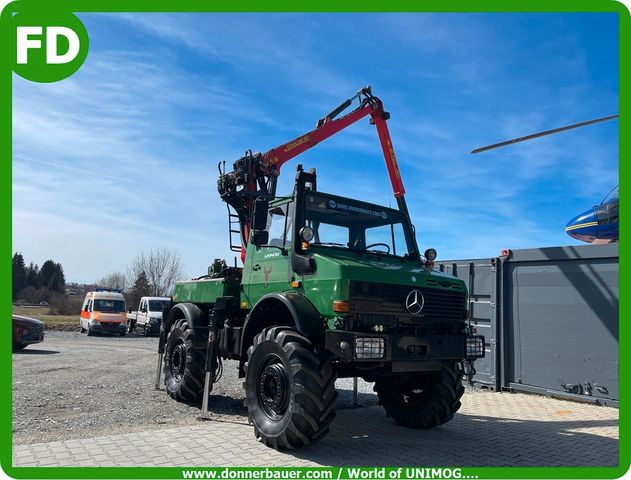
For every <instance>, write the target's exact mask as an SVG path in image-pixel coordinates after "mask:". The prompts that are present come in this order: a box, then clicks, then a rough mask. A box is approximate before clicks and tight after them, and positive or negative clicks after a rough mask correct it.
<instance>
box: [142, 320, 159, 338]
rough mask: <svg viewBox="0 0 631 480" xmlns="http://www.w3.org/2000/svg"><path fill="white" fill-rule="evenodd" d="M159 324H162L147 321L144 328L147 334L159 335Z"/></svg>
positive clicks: (156, 321)
mask: <svg viewBox="0 0 631 480" xmlns="http://www.w3.org/2000/svg"><path fill="white" fill-rule="evenodd" d="M160 323H162V322H161V320H149V323H147V325H146V326H145V328H146V329H147V333H149V334H152V335H154V334H155V335H159V334H160Z"/></svg>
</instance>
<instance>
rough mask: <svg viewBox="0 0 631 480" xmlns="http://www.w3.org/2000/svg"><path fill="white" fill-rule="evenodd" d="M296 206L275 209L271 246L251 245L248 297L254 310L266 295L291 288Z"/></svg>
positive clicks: (270, 226)
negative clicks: (292, 245) (292, 242)
mask: <svg viewBox="0 0 631 480" xmlns="http://www.w3.org/2000/svg"><path fill="white" fill-rule="evenodd" d="M292 223H293V202H290V201H287V202H284V203H282V204H276V205H271V206H270V209H269V217H268V228H267V231H268V233H269V240H268V243H267V245H263V246H261V247H256V246H255V245H252V244H249V245H248V251H247V258H246V268H245V271H244V296H245V301H247V303H248V308H251V307H252V306H253V305H254V304H256V302H257V301H258V300H259V299H260V298H261V297H262V296H264V295H267V294H268V293H273V292H283V291H285V290H288V289H290V288H291V285H290V283H291V268H290V262H289V258H290V257H289V253H290V249H291V229H292Z"/></svg>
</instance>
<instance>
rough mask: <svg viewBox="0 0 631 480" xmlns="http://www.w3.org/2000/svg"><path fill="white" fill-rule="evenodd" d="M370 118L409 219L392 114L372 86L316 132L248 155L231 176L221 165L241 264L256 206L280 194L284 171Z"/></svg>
mask: <svg viewBox="0 0 631 480" xmlns="http://www.w3.org/2000/svg"><path fill="white" fill-rule="evenodd" d="M355 99H359V106H358V107H357V108H355V109H354V110H353V111H351V112H349V113H347V114H346V115H344V116H342V117H340V118H337V119H336V118H335V117H337V116H338V115H339V114H340V113H342V112H343V111H344V110H345V109H346V108H348V107H349V106H350V105H352V102H353V100H355ZM367 116H370V123H372V124H374V125H375V127H376V129H377V135H378V136H379V141H380V143H381V149H382V152H383V156H384V160H385V162H386V168H387V170H388V175H389V177H390V183H391V184H392V190H393V192H394V196H395V198H396V200H397V204H398V206H399V210H401V211H402V212H403V213H404V215H406V216H407V217H408V218H409V213H408V209H407V205H406V203H405V188H404V186H403V181H402V179H401V174H400V172H399V166H398V164H397V159H396V155H395V153H394V147H393V146H392V140H391V138H390V132H389V130H388V125H387V123H386V121H387V120H388V119H389V118H390V114H389V113H388V112H386V111H385V110H384V108H383V103H382V102H381V100H380V99H379V98H377V97H375V96H374V95H373V94H372V91H371V88H370V86H368V87H364V88H362V89H361V90H359V91H358V92H357V93H356V94H355V95H354V96H353V97H352V98H349V99H347V100H345V101H344V102H343V103H342V104H341V105H339V106H338V107H337V108H335V109H334V110H333V111H331V112H330V113H329V114H328V115H326V116H325V117H323V118H321V119H320V120H319V121H318V123H317V126H316V128H315V129H313V130H311V131H310V132H307V133H305V134H303V135H300V136H299V137H296V138H294V139H293V140H290V141H289V142H287V143H284V144H282V145H279V146H277V147H274V148H272V149H271V150H268V151H267V152H265V153H252V152H251V151H248V152H246V154H245V156H243V157H241V158H240V159H238V160H237V161H236V162H234V165H233V170H232V171H230V172H226V171H225V162H224V168H223V170H222V168H221V163H220V165H219V173H220V175H219V179H218V180H217V190H218V191H219V195H220V196H221V199H222V200H223V201H224V202H226V203H227V204H228V205H230V206H231V207H232V208H233V209H234V210H235V212H236V215H237V216H238V218H239V224H240V231H241V241H242V245H243V248H242V250H241V260H242V261H244V260H245V248H244V247H245V245H246V244H247V240H248V235H249V232H250V224H251V220H252V214H253V207H254V202H255V201H256V199H257V198H260V197H270V196H274V195H275V194H276V181H277V178H278V176H279V175H280V169H281V167H282V166H283V165H284V164H285V163H287V162H288V161H289V160H291V159H293V158H294V157H296V156H298V155H300V154H302V153H304V152H306V151H307V150H309V149H311V148H313V147H315V146H316V145H317V144H318V143H320V142H322V141H324V140H326V139H327V138H330V137H332V136H333V135H335V134H337V133H339V132H340V131H342V130H344V129H345V128H347V127H349V126H350V125H352V124H354V123H356V122H358V121H359V120H361V119H362V118H364V117H367Z"/></svg>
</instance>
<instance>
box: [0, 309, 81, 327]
mask: <svg viewBox="0 0 631 480" xmlns="http://www.w3.org/2000/svg"><path fill="white" fill-rule="evenodd" d="M13 313H14V314H16V315H23V316H25V317H31V318H36V319H37V320H41V321H42V322H44V325H45V326H46V330H63V331H71V330H78V329H79V314H77V315H51V314H50V307H33V308H27V307H13Z"/></svg>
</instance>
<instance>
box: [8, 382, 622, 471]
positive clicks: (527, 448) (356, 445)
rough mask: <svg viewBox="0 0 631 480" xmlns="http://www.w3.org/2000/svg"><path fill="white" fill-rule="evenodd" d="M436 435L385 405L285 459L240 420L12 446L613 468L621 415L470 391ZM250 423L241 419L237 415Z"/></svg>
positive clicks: (34, 459)
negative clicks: (399, 418) (399, 421)
mask: <svg viewBox="0 0 631 480" xmlns="http://www.w3.org/2000/svg"><path fill="white" fill-rule="evenodd" d="M462 404H463V406H462V408H461V409H460V411H459V413H458V414H456V416H455V417H454V419H453V420H452V421H451V422H449V423H448V424H446V425H443V426H441V427H438V428H435V429H432V430H411V429H407V428H403V427H399V426H397V425H396V424H395V422H394V421H393V420H392V419H389V418H387V417H386V416H385V414H384V412H383V410H382V409H381V408H380V407H375V406H369V407H360V408H355V409H343V410H339V411H338V412H337V418H336V419H335V421H334V422H333V424H332V426H331V432H330V434H329V435H328V436H326V437H325V438H324V439H322V440H321V441H320V442H319V443H317V444H316V445H312V446H309V447H307V448H304V449H301V450H294V451H287V452H277V451H275V450H272V449H269V448H267V447H265V446H263V445H262V444H261V443H259V442H257V441H256V440H255V439H254V435H253V433H252V427H251V426H250V425H248V424H247V423H245V422H241V421H226V420H222V421H212V420H211V421H208V422H205V423H203V424H201V425H198V426H193V427H180V428H164V429H161V430H151V431H144V432H134V433H125V434H118V435H109V436H102V437H97V438H91V439H82V440H80V441H78V440H67V441H57V442H50V443H39V444H31V445H14V446H13V464H14V466H86V465H87V466H229V465H243V466H247V465H253V466H259V465H260V466H267V465H270V466H271V465H277V466H318V465H325V466H328V465H332V466H336V465H374V466H379V465H384V466H398V465H407V466H413V465H422V466H432V465H440V466H614V465H617V464H618V410H617V409H615V408H609V407H602V406H597V405H591V404H584V403H575V402H569V401H565V400H557V399H552V398H546V397H541V396H536V395H527V394H511V393H494V392H486V391H473V392H467V393H466V394H465V396H464V397H463V401H462ZM238 418H242V417H238Z"/></svg>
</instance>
